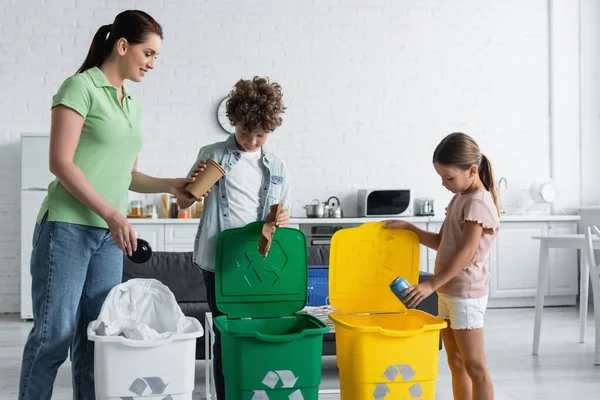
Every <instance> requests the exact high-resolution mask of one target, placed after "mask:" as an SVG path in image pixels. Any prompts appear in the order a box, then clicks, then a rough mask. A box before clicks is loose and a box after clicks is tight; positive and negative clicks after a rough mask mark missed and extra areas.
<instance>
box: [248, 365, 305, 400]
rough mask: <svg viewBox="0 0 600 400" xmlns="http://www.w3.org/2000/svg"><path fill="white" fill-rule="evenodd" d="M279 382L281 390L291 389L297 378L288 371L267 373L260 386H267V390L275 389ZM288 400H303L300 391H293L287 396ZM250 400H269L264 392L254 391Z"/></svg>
mask: <svg viewBox="0 0 600 400" xmlns="http://www.w3.org/2000/svg"><path fill="white" fill-rule="evenodd" d="M280 381H281V386H280V387H281V388H282V389H285V388H293V387H294V385H295V384H296V382H297V381H298V377H296V376H294V373H293V372H292V371H290V370H284V371H269V372H267V374H266V375H265V377H264V379H263V380H262V384H263V385H265V386H267V387H268V388H269V389H275V386H277V385H278V384H279V382H280ZM288 399H289V400H304V396H302V392H301V391H300V389H298V390H296V391H294V392H293V393H291V394H290V395H289V396H288ZM252 400H269V396H268V395H267V391H266V390H255V391H254V395H253V396H252Z"/></svg>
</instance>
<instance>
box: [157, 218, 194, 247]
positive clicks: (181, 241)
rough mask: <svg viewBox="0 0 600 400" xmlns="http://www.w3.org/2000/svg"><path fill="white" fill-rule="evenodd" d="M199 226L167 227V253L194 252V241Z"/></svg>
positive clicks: (177, 225)
mask: <svg viewBox="0 0 600 400" xmlns="http://www.w3.org/2000/svg"><path fill="white" fill-rule="evenodd" d="M197 231H198V225H196V224H189V225H188V224H185V225H184V224H170V225H165V251H184V252H185V251H194V239H195V238H196V232H197Z"/></svg>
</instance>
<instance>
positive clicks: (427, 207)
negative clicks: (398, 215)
mask: <svg viewBox="0 0 600 400" xmlns="http://www.w3.org/2000/svg"><path fill="white" fill-rule="evenodd" d="M433 214H434V208H433V199H432V198H430V197H419V198H417V199H415V215H419V216H431V215H433Z"/></svg>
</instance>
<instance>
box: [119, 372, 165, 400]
mask: <svg viewBox="0 0 600 400" xmlns="http://www.w3.org/2000/svg"><path fill="white" fill-rule="evenodd" d="M167 385H168V384H167V383H164V382H163V380H162V379H161V378H159V377H150V378H137V379H136V380H135V381H133V383H132V384H131V386H129V391H130V392H132V393H135V394H136V395H138V396H142V395H144V396H149V395H160V394H163V393H164V391H165V389H166V388H167ZM121 400H134V399H133V397H121ZM162 400H173V398H172V397H171V395H167V396H166V397H163V398H162Z"/></svg>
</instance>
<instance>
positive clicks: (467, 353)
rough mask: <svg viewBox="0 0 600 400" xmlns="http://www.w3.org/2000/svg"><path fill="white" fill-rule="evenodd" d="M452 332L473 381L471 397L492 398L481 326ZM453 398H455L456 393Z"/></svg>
mask: <svg viewBox="0 0 600 400" xmlns="http://www.w3.org/2000/svg"><path fill="white" fill-rule="evenodd" d="M452 333H453V337H454V341H455V343H456V345H457V347H458V350H459V352H460V354H461V357H462V362H463V364H464V367H465V369H466V371H467V374H468V375H469V377H470V378H471V381H472V382H473V397H472V399H473V400H493V399H494V386H493V385H492V379H491V377H490V372H489V371H488V367H487V360H486V357H485V349H484V340H483V328H480V329H461V330H454V331H453V332H452ZM444 343H445V341H444ZM448 358H450V357H448ZM453 382H454V377H453ZM454 398H455V399H457V397H456V395H455V397H454ZM459 399H463V397H459ZM465 399H466V398H465Z"/></svg>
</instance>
